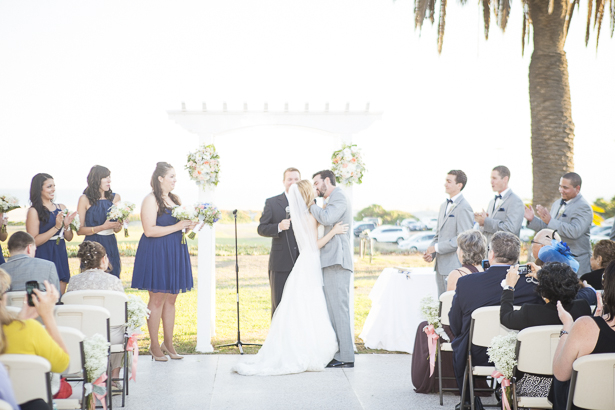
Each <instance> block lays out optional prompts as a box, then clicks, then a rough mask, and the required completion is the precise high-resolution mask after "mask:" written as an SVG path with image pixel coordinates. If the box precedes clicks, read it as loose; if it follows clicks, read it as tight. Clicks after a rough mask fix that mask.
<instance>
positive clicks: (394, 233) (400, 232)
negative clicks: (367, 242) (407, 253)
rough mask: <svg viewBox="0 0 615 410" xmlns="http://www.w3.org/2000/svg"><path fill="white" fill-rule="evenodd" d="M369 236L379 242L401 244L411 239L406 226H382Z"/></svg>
mask: <svg viewBox="0 0 615 410" xmlns="http://www.w3.org/2000/svg"><path fill="white" fill-rule="evenodd" d="M369 236H370V238H372V239H374V240H376V241H377V242H397V243H398V244H399V243H401V242H403V241H404V240H406V239H408V238H409V237H410V231H409V230H408V228H406V227H405V226H395V225H381V226H379V227H377V228H376V229H374V230H373V231H371V232H370V233H369Z"/></svg>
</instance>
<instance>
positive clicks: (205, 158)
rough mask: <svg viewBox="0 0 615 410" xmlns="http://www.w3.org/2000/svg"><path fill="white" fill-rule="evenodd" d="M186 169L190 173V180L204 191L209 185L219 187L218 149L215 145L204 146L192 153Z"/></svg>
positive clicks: (189, 155)
mask: <svg viewBox="0 0 615 410" xmlns="http://www.w3.org/2000/svg"><path fill="white" fill-rule="evenodd" d="M184 168H185V169H186V170H187V171H188V174H189V175H190V179H191V180H193V181H195V182H196V183H197V185H200V186H201V188H202V189H203V190H205V188H207V185H210V186H212V187H214V186H216V185H218V182H219V179H218V174H219V173H220V156H219V155H218V153H217V152H216V147H215V146H214V145H213V144H211V145H205V144H203V145H201V146H200V147H199V148H198V149H197V150H196V151H193V152H190V153H189V154H188V161H187V162H186V166H185V167H184Z"/></svg>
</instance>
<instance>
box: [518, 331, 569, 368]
mask: <svg viewBox="0 0 615 410" xmlns="http://www.w3.org/2000/svg"><path fill="white" fill-rule="evenodd" d="M561 330H562V325H549V326H533V327H528V328H527V329H523V330H522V331H520V332H519V334H518V335H517V369H518V370H520V371H522V372H525V373H532V374H539V375H544V376H552V375H553V357H554V356H555V350H556V349H557V344H558V342H559V332H560V331H561Z"/></svg>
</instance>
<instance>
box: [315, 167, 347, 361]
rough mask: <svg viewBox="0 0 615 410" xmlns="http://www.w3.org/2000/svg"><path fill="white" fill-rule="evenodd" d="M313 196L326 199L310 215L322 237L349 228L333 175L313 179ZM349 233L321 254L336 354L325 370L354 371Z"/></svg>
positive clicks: (327, 173)
mask: <svg viewBox="0 0 615 410" xmlns="http://www.w3.org/2000/svg"><path fill="white" fill-rule="evenodd" d="M312 179H313V181H314V188H316V194H317V195H318V196H319V197H321V198H325V202H326V203H327V206H326V207H325V208H324V209H323V208H321V207H319V206H318V205H312V206H311V207H310V212H311V213H312V215H313V216H314V218H316V220H317V221H318V223H320V224H321V225H323V226H324V227H325V235H326V234H328V233H329V232H330V231H331V228H333V226H334V225H335V224H336V223H338V222H343V223H344V224H347V225H348V226H352V209H350V204H349V203H348V199H347V198H346V195H345V194H344V192H342V190H341V189H339V188H337V187H336V186H335V174H334V173H333V172H332V171H329V170H324V171H320V172H317V173H315V174H314V176H313V177H312ZM351 232H352V230H350V229H349V230H348V235H335V236H334V237H333V238H332V239H331V240H330V241H329V242H327V244H326V245H325V246H323V247H322V249H321V250H320V265H321V267H322V277H323V283H324V291H325V299H326V300H327V310H328V311H329V317H330V318H331V324H332V325H333V329H334V330H335V334H336V336H337V343H338V346H339V350H338V351H337V353H335V356H334V357H333V360H331V362H330V363H329V364H328V365H327V367H334V368H343V367H354V346H353V343H352V342H353V341H352V333H351V330H350V323H351V318H350V306H349V300H350V278H351V277H352V272H353V270H354V262H353V260H352V254H353V253H354V244H353V242H351V239H350V238H351V236H350V235H352V233H351Z"/></svg>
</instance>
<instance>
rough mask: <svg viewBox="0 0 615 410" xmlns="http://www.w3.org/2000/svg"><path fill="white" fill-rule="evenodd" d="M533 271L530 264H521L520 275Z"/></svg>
mask: <svg viewBox="0 0 615 410" xmlns="http://www.w3.org/2000/svg"><path fill="white" fill-rule="evenodd" d="M531 271H532V267H531V266H529V265H519V275H527V274H528V273H530V272H531Z"/></svg>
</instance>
